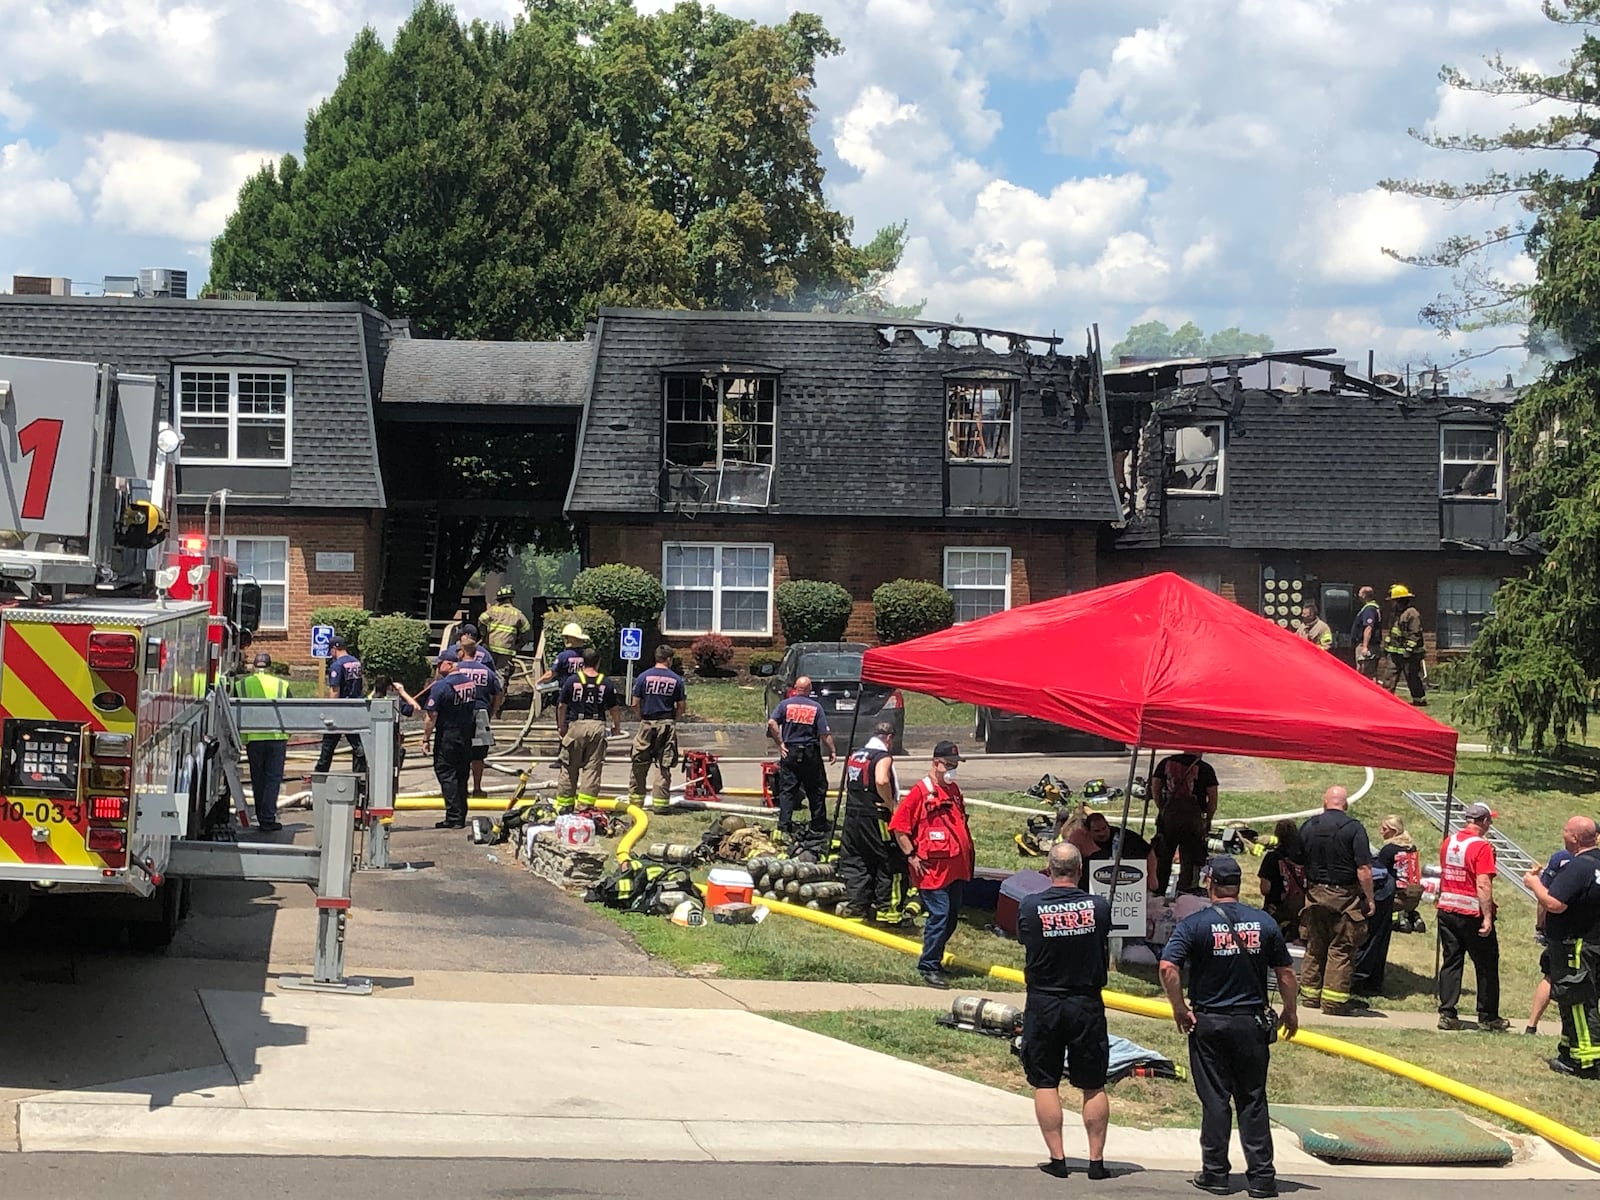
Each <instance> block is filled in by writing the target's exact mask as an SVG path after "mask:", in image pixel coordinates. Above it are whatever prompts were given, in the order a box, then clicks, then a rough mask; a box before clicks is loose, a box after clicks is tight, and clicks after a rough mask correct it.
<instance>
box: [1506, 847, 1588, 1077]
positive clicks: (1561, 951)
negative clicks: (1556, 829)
mask: <svg viewBox="0 0 1600 1200" xmlns="http://www.w3.org/2000/svg"><path fill="white" fill-rule="evenodd" d="M1561 840H1562V842H1563V843H1564V844H1565V846H1566V849H1567V852H1568V853H1570V854H1571V855H1572V860H1571V861H1570V862H1568V863H1567V865H1566V866H1564V867H1562V868H1561V870H1560V871H1559V872H1558V873H1557V874H1556V876H1555V878H1554V879H1552V880H1550V882H1549V883H1548V884H1547V883H1546V882H1545V881H1544V879H1543V878H1541V877H1540V874H1539V872H1538V871H1529V872H1528V873H1527V874H1526V875H1525V876H1523V880H1522V881H1523V883H1525V884H1526V885H1527V887H1528V890H1529V891H1531V892H1532V893H1533V894H1534V898H1535V899H1537V900H1538V901H1539V907H1540V909H1542V910H1543V911H1544V913H1545V935H1546V937H1547V938H1548V939H1549V943H1550V948H1549V951H1548V953H1549V955H1550V958H1551V964H1550V968H1551V969H1550V995H1551V997H1552V999H1554V1000H1555V1001H1556V1003H1557V1004H1559V1005H1560V1006H1561V1043H1560V1046H1559V1048H1558V1050H1557V1052H1556V1057H1554V1058H1552V1059H1550V1060H1549V1062H1550V1069H1551V1070H1552V1071H1557V1072H1559V1073H1560V1074H1562V1075H1573V1076H1576V1077H1577V1078H1579V1079H1600V1000H1597V998H1596V997H1597V991H1596V988H1595V980H1596V977H1597V976H1600V848H1597V846H1596V831H1595V823H1594V820H1593V819H1592V818H1590V817H1581V816H1580V817H1573V818H1571V819H1570V820H1569V821H1568V822H1567V823H1566V826H1565V827H1564V828H1563V829H1562V830H1561Z"/></svg>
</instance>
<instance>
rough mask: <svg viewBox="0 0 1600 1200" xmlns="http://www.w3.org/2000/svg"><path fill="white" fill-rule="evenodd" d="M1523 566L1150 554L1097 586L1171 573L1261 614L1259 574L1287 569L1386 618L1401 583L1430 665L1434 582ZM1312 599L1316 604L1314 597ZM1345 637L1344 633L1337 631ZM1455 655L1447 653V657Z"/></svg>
mask: <svg viewBox="0 0 1600 1200" xmlns="http://www.w3.org/2000/svg"><path fill="white" fill-rule="evenodd" d="M1527 562H1528V560H1527V559H1525V558H1514V557H1512V556H1511V555H1509V554H1500V553H1488V552H1475V551H1465V550H1440V551H1438V552H1437V553H1429V554H1415V553H1409V552H1402V551H1393V552H1389V551H1374V552H1369V553H1362V552H1359V551H1332V550H1328V551H1321V550H1314V551H1301V552H1298V553H1291V552H1279V551H1270V550H1261V551H1258V550H1233V549H1224V548H1199V547H1196V548H1194V549H1176V548H1167V549H1163V550H1151V551H1112V552H1109V553H1105V554H1103V555H1102V556H1101V558H1100V575H1101V582H1103V583H1115V582H1118V581H1121V580H1127V579H1137V578H1140V577H1142V576H1145V575H1153V574H1156V573H1158V572H1160V571H1176V572H1177V573H1178V574H1180V575H1186V576H1189V577H1194V576H1196V575H1200V574H1203V573H1213V574H1215V575H1216V576H1217V583H1218V584H1219V591H1220V594H1221V595H1223V596H1225V597H1226V598H1228V599H1230V600H1234V601H1236V602H1237V603H1239V604H1241V605H1243V606H1244V607H1245V608H1248V609H1249V610H1250V611H1251V612H1258V611H1260V605H1261V582H1262V568H1263V567H1264V566H1267V565H1272V566H1274V567H1277V568H1279V569H1280V570H1281V569H1289V568H1292V569H1293V570H1295V571H1296V572H1297V573H1301V574H1304V575H1306V576H1310V577H1312V578H1314V579H1316V580H1317V582H1318V583H1347V584H1350V585H1351V586H1352V587H1354V588H1360V587H1364V586H1365V587H1371V588H1372V589H1373V590H1374V591H1376V592H1377V594H1378V601H1379V603H1380V604H1381V605H1382V606H1383V611H1384V615H1385V617H1387V616H1388V614H1389V612H1390V604H1389V598H1388V597H1389V587H1390V585H1391V584H1395V583H1404V584H1405V585H1406V586H1407V587H1408V588H1410V589H1411V591H1412V592H1413V593H1414V594H1415V596H1416V601H1415V603H1416V606H1417V610H1418V611H1419V612H1420V613H1421V614H1422V625H1423V631H1424V633H1423V637H1424V640H1425V641H1426V643H1427V647H1428V657H1429V658H1430V659H1437V658H1439V657H1440V656H1441V652H1440V651H1439V650H1438V646H1437V643H1436V640H1435V635H1436V633H1437V627H1438V623H1439V581H1440V580H1441V579H1444V578H1448V577H1451V576H1457V577H1470V578H1495V579H1507V578H1511V577H1512V576H1515V575H1520V574H1521V573H1522V572H1523V571H1524V570H1525V569H1526V564H1527ZM1313 598H1315V597H1313ZM1335 632H1336V633H1343V632H1345V631H1344V630H1342V629H1341V630H1335ZM1458 653H1459V651H1454V650H1446V651H1443V652H1442V654H1443V656H1444V657H1446V658H1448V657H1452V656H1454V655H1456V654H1458Z"/></svg>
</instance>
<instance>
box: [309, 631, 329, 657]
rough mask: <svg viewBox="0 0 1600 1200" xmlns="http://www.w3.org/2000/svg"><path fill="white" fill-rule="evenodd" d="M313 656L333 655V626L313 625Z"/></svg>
mask: <svg viewBox="0 0 1600 1200" xmlns="http://www.w3.org/2000/svg"><path fill="white" fill-rule="evenodd" d="M311 657H312V658H332V657H333V626H332V625H313V626H312V627H311Z"/></svg>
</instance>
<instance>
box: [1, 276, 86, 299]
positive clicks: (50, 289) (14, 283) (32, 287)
mask: <svg viewBox="0 0 1600 1200" xmlns="http://www.w3.org/2000/svg"><path fill="white" fill-rule="evenodd" d="M11 291H12V292H13V293H14V294H15V295H18V296H70V295H72V280H70V279H68V278H66V277H65V276H62V275H13V276H12V277H11Z"/></svg>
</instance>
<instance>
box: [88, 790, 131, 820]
mask: <svg viewBox="0 0 1600 1200" xmlns="http://www.w3.org/2000/svg"><path fill="white" fill-rule="evenodd" d="M127 816H128V801H127V799H126V798H125V797H122V796H91V797H90V798H89V819H90V820H91V821H123V820H126V819H127Z"/></svg>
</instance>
